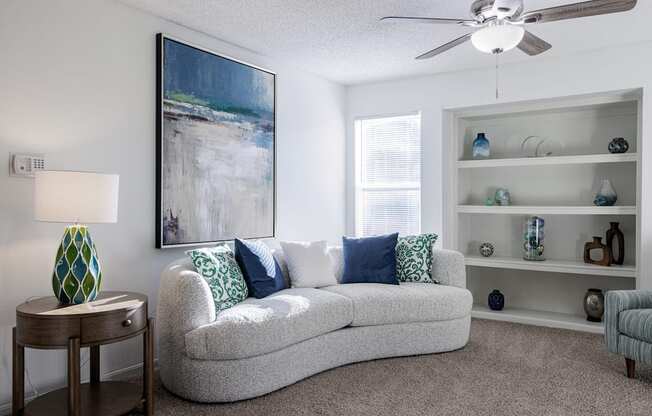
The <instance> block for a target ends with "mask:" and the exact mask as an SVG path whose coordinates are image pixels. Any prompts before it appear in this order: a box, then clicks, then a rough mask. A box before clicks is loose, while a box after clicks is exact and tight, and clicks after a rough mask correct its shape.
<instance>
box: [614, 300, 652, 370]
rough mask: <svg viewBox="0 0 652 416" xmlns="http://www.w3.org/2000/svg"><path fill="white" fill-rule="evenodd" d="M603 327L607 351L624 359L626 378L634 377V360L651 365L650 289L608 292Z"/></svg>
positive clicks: (651, 305)
mask: <svg viewBox="0 0 652 416" xmlns="http://www.w3.org/2000/svg"><path fill="white" fill-rule="evenodd" d="M604 325H605V338H606V342H607V348H608V349H609V351H611V352H613V353H616V354H620V355H623V356H624V357H625V364H626V367H627V377H629V378H634V377H635V366H636V361H643V362H646V363H652V290H612V291H609V292H607V295H606V298H605V312H604Z"/></svg>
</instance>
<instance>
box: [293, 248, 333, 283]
mask: <svg viewBox="0 0 652 416" xmlns="http://www.w3.org/2000/svg"><path fill="white" fill-rule="evenodd" d="M327 244H328V243H326V241H314V242H299V241H281V247H282V248H283V253H284V254H285V261H286V262H287V268H288V271H289V274H290V282H292V287H323V286H331V285H335V284H337V280H335V273H334V272H333V266H332V264H331V258H330V256H329V255H328V246H327Z"/></svg>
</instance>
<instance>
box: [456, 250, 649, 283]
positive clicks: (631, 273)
mask: <svg viewBox="0 0 652 416" xmlns="http://www.w3.org/2000/svg"><path fill="white" fill-rule="evenodd" d="M466 265H467V266H477V267H492V268H497V269H513V270H532V271H538V272H553V273H567V274H588V275H593V276H613V277H631V278H635V277H636V266H633V265H622V266H615V265H614V266H611V267H602V266H595V265H593V264H586V263H584V261H581V260H578V261H569V260H546V261H527V260H523V259H521V258H513V257H493V256H492V257H482V256H470V255H469V256H466Z"/></svg>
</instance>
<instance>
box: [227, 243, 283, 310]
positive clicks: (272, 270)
mask: <svg viewBox="0 0 652 416" xmlns="http://www.w3.org/2000/svg"><path fill="white" fill-rule="evenodd" d="M234 246H235V259H236V261H237V262H238V266H240V269H241V270H242V274H243V276H244V279H245V282H247V290H248V291H249V294H250V295H251V296H253V297H255V298H258V299H261V298H264V297H265V296H268V295H271V294H272V293H275V292H278V291H279V290H282V289H285V288H286V287H287V282H286V280H285V276H284V275H283V271H282V270H281V267H280V266H279V264H278V262H277V261H276V259H275V258H274V255H273V254H272V250H271V249H270V248H269V247H267V245H266V244H265V243H263V242H262V241H243V240H240V239H239V238H236V239H235V242H234Z"/></svg>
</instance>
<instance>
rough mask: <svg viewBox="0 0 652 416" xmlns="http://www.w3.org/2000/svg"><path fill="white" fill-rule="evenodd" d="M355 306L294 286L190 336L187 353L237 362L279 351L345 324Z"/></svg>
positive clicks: (329, 294) (252, 301) (250, 303)
mask: <svg viewBox="0 0 652 416" xmlns="http://www.w3.org/2000/svg"><path fill="white" fill-rule="evenodd" d="M352 321H353V303H352V301H351V300H350V299H348V298H346V297H344V296H341V295H338V294H336V293H332V292H327V291H324V290H320V289H312V288H297V289H285V290H282V291H280V292H276V293H274V294H273V295H270V296H268V297H266V298H264V299H254V298H248V299H247V300H245V301H244V302H241V303H239V304H237V305H236V306H234V307H232V308H230V309H227V310H224V311H222V312H220V313H219V314H218V315H217V317H216V319H215V321H213V322H212V323H210V324H208V325H204V326H201V327H199V328H197V329H194V330H192V331H190V332H188V333H187V334H186V336H185V341H186V353H187V354H188V356H190V357H191V358H196V359H201V360H235V359H241V358H248V357H255V356H258V355H261V354H266V353H270V352H273V351H277V350H280V349H282V348H285V347H288V346H290V345H293V344H296V343H298V342H301V341H304V340H306V339H309V338H313V337H316V336H318V335H321V334H325V333H327V332H331V331H334V330H336V329H340V328H343V327H345V326H348V325H349V324H351V322H352Z"/></svg>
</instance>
